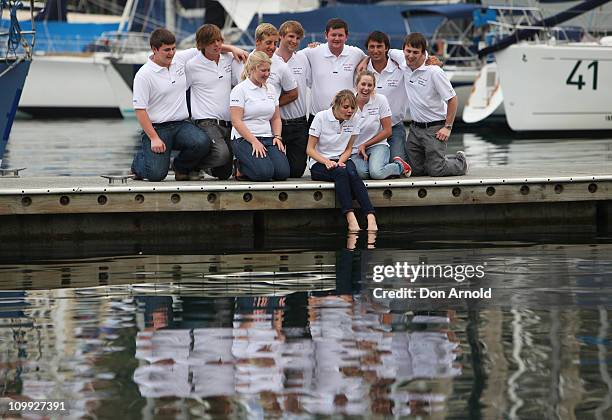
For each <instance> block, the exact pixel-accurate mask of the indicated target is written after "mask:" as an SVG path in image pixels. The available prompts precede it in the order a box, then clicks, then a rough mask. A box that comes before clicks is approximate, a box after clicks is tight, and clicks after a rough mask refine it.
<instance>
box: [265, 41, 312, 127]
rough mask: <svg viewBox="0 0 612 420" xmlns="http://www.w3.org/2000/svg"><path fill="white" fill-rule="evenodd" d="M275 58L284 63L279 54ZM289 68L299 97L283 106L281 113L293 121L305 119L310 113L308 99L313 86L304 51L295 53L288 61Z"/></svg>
mask: <svg viewBox="0 0 612 420" xmlns="http://www.w3.org/2000/svg"><path fill="white" fill-rule="evenodd" d="M274 56H275V57H278V58H279V59H280V60H281V61H283V62H284V60H283V58H282V57H281V56H279V55H278V54H276V53H275V54H274ZM287 66H289V70H290V71H291V74H292V75H293V78H294V79H295V81H296V83H297V88H298V97H297V99H296V100H295V101H293V102H290V103H288V104H287V105H283V106H281V108H280V112H281V118H283V119H285V120H291V119H294V118H300V117H303V116H305V115H306V113H307V112H308V108H307V101H306V98H307V97H308V88H309V86H310V85H311V80H312V79H311V73H310V64H309V63H308V58H307V57H306V54H304V51H298V52H296V53H294V54H293V55H292V56H291V58H289V61H287Z"/></svg>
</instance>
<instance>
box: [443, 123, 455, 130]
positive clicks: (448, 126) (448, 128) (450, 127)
mask: <svg viewBox="0 0 612 420" xmlns="http://www.w3.org/2000/svg"><path fill="white" fill-rule="evenodd" d="M444 128H446V129H447V130H452V129H453V125H452V124H446V125H445V126H444Z"/></svg>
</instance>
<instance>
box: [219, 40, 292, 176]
mask: <svg viewBox="0 0 612 420" xmlns="http://www.w3.org/2000/svg"><path fill="white" fill-rule="evenodd" d="M271 64H272V60H270V58H269V57H268V56H267V55H266V54H265V53H263V52H260V51H256V52H254V53H252V54H251V55H250V56H249V59H248V60H247V62H246V64H245V66H244V70H243V72H242V82H240V83H238V84H237V85H236V86H235V87H234V88H233V89H232V92H231V95H230V115H231V119H232V126H233V128H232V149H233V152H234V155H235V156H236V162H235V178H236V179H238V180H242V179H249V180H251V181H273V180H276V181H282V180H285V179H287V178H288V177H289V162H288V161H287V156H285V146H284V145H283V142H282V137H281V129H282V124H281V118H280V111H279V108H278V99H277V95H276V92H275V90H274V87H273V86H271V85H269V84H267V83H266V82H267V80H268V76H270V66H271Z"/></svg>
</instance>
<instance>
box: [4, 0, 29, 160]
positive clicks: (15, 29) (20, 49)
mask: <svg viewBox="0 0 612 420" xmlns="http://www.w3.org/2000/svg"><path fill="white" fill-rule="evenodd" d="M5 5H6V6H8V9H9V11H10V16H11V19H10V26H9V28H8V30H7V31H6V32H5V30H4V28H2V29H0V37H1V39H2V47H0V55H1V58H0V92H2V94H0V160H1V159H2V156H3V155H4V150H5V148H6V144H7V142H8V139H9V134H10V133H11V127H12V126H13V120H14V119H15V113H16V112H17V106H18V104H19V99H20V97H21V92H22V89H23V85H24V83H25V80H26V76H27V75H28V70H29V69H30V63H31V61H32V46H31V43H30V42H29V41H28V40H27V39H26V38H25V35H26V32H22V31H21V29H20V27H19V22H18V21H17V8H18V7H19V6H20V2H15V1H12V0H6V1H4V0H3V1H2V2H1V6H0V7H1V8H0V10H3V9H4V6H5ZM28 34H30V35H33V31H28ZM6 39H8V41H5V40H6ZM5 45H6V47H4V46H5ZM5 48H6V49H5Z"/></svg>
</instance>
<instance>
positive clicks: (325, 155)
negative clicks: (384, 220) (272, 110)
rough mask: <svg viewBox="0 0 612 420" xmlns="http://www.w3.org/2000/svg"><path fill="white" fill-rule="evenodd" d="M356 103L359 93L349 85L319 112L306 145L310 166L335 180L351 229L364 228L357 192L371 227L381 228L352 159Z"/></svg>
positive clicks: (322, 176) (321, 177)
mask: <svg viewBox="0 0 612 420" xmlns="http://www.w3.org/2000/svg"><path fill="white" fill-rule="evenodd" d="M356 107H357V102H356V100H355V94H354V93H353V92H351V91H350V90H346V89H345V90H341V91H340V92H338V93H337V94H336V96H335V97H334V101H333V105H332V107H331V108H329V109H326V110H324V111H320V112H318V113H317V115H315V117H314V120H313V121H312V125H311V126H310V131H309V133H310V136H309V137H308V147H307V149H306V153H307V154H308V156H309V157H310V159H309V161H308V166H309V168H310V175H311V177H312V179H313V180H316V181H333V182H334V185H335V188H336V195H337V197H338V200H339V201H340V206H341V207H342V213H343V214H344V215H345V216H346V221H347V222H348V229H349V230H351V231H356V230H359V229H360V227H359V223H358V222H357V218H356V217H355V212H354V209H353V196H355V197H356V199H357V202H359V205H360V206H361V211H363V212H364V213H365V214H367V220H368V230H378V227H377V225H376V216H375V215H374V207H373V206H372V203H371V202H370V197H369V196H368V190H367V189H366V187H365V185H364V183H363V181H362V180H361V178H360V177H359V174H358V173H357V170H356V169H355V164H354V163H353V162H352V161H351V160H350V159H349V157H350V156H351V150H352V148H353V143H354V142H355V138H356V137H357V135H358V134H359V126H358V122H357V121H356V119H355V118H351V117H352V116H353V113H354V112H355V108H356Z"/></svg>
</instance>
